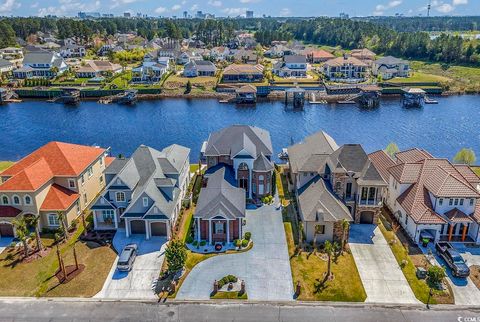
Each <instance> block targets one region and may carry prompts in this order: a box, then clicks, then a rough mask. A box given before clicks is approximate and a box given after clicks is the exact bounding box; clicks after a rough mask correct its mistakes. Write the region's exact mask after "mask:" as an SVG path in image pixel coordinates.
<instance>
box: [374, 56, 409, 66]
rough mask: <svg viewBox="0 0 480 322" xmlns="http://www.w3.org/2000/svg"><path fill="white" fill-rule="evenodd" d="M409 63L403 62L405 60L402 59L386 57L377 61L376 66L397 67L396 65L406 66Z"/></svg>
mask: <svg viewBox="0 0 480 322" xmlns="http://www.w3.org/2000/svg"><path fill="white" fill-rule="evenodd" d="M406 63H408V62H407V61H406V60H403V59H400V58H396V57H393V56H386V57H382V58H379V59H377V60H376V61H375V64H377V65H382V64H384V65H396V64H406Z"/></svg>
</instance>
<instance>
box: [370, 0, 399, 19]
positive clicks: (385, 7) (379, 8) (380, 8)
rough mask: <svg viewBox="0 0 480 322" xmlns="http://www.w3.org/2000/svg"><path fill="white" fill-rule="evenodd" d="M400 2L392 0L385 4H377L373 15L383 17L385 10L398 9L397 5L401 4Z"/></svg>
mask: <svg viewBox="0 0 480 322" xmlns="http://www.w3.org/2000/svg"><path fill="white" fill-rule="evenodd" d="M402 2H403V1H402V0H392V1H390V2H389V3H387V4H378V5H377V6H376V7H375V11H374V12H373V14H374V15H376V16H380V15H383V14H384V12H385V11H386V10H389V9H392V8H395V7H398V6H399V5H401V4H402Z"/></svg>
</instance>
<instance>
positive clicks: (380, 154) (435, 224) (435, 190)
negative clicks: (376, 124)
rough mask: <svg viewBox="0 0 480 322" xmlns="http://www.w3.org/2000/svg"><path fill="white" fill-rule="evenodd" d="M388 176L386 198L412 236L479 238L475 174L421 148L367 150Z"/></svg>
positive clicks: (479, 182) (479, 188)
mask: <svg viewBox="0 0 480 322" xmlns="http://www.w3.org/2000/svg"><path fill="white" fill-rule="evenodd" d="M370 157H371V159H372V161H373V162H374V163H375V164H376V165H378V166H377V168H379V169H381V173H382V176H383V177H384V178H385V180H387V181H388V195H387V197H386V204H387V206H388V208H389V209H390V210H391V211H392V213H393V214H394V216H395V217H396V218H397V220H398V222H399V223H400V225H401V226H402V227H403V228H404V229H405V231H406V232H407V234H408V235H409V236H410V238H411V239H412V240H414V241H415V242H417V243H418V242H420V241H422V240H423V239H428V240H430V241H433V242H437V241H439V240H442V241H450V242H474V243H480V229H479V228H480V178H479V177H478V176H477V175H476V174H475V173H474V172H473V171H472V169H471V168H470V167H469V166H467V165H463V164H462V165H459V164H452V163H450V162H449V161H448V160H447V159H439V158H435V157H433V156H432V155H431V154H430V153H428V152H427V151H425V150H421V149H416V148H414V149H410V150H406V151H401V152H398V153H396V154H395V156H394V157H393V158H392V157H390V156H389V155H387V154H386V153H385V152H384V151H377V152H374V153H372V154H371V155H370Z"/></svg>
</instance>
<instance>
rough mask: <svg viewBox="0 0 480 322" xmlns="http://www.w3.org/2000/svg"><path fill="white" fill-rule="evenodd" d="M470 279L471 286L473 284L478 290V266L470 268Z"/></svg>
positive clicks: (479, 280)
mask: <svg viewBox="0 0 480 322" xmlns="http://www.w3.org/2000/svg"><path fill="white" fill-rule="evenodd" d="M470 278H471V279H472V282H473V284H475V285H476V286H477V288H478V289H479V290H480V266H478V265H472V266H470Z"/></svg>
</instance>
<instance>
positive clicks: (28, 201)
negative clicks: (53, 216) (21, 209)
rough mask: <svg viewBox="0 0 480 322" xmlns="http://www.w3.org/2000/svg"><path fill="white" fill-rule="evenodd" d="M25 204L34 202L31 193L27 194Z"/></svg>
mask: <svg viewBox="0 0 480 322" xmlns="http://www.w3.org/2000/svg"><path fill="white" fill-rule="evenodd" d="M25 204H26V205H31V204H32V198H31V197H30V196H29V195H26V196H25Z"/></svg>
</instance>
